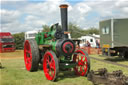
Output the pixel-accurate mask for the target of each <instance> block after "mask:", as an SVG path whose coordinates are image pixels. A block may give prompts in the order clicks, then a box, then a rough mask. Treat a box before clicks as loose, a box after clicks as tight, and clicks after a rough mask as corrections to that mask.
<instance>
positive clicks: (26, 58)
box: [24, 40, 32, 71]
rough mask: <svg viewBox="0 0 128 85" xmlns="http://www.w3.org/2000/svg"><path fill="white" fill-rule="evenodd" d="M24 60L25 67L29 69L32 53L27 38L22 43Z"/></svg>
mask: <svg viewBox="0 0 128 85" xmlns="http://www.w3.org/2000/svg"><path fill="white" fill-rule="evenodd" d="M24 62H25V66H26V69H27V70H28V71H30V69H31V64H32V53H31V47H30V44H29V41H28V40H26V41H25V44H24Z"/></svg>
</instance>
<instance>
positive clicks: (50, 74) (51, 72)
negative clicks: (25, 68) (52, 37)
mask: <svg viewBox="0 0 128 85" xmlns="http://www.w3.org/2000/svg"><path fill="white" fill-rule="evenodd" d="M43 69H44V73H45V76H46V78H47V79H48V80H54V78H55V75H56V74H55V73H56V67H55V60H54V57H53V55H52V54H51V53H50V52H47V53H45V55H44V60H43Z"/></svg>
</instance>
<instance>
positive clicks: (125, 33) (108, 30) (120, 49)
mask: <svg viewBox="0 0 128 85" xmlns="http://www.w3.org/2000/svg"><path fill="white" fill-rule="evenodd" d="M99 25H100V42H101V47H102V51H103V55H108V56H117V55H118V56H122V57H124V58H128V38H127V37H128V18H124V19H109V20H104V21H101V22H100V24H99Z"/></svg>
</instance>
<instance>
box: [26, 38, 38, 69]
mask: <svg viewBox="0 0 128 85" xmlns="http://www.w3.org/2000/svg"><path fill="white" fill-rule="evenodd" d="M39 59H40V58H39V49H38V45H37V43H36V41H35V40H33V39H31V40H26V41H25V43H24V62H25V67H26V69H27V70H28V71H37V70H38V66H39Z"/></svg>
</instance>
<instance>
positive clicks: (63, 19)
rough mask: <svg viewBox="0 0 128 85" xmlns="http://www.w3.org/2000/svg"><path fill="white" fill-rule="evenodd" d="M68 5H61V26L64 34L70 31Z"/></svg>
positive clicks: (66, 36)
mask: <svg viewBox="0 0 128 85" xmlns="http://www.w3.org/2000/svg"><path fill="white" fill-rule="evenodd" d="M67 8H68V5H66V4H62V5H60V11H61V25H62V30H63V32H65V31H68V23H67V22H68V16H67V15H68V13H67ZM64 37H65V38H68V35H67V34H65V35H64Z"/></svg>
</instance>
